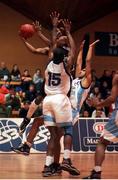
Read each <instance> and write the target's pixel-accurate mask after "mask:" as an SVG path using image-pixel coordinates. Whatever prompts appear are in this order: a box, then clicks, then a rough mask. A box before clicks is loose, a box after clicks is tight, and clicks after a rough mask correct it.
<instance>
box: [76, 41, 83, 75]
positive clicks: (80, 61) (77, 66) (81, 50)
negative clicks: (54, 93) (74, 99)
mask: <svg viewBox="0 0 118 180" xmlns="http://www.w3.org/2000/svg"><path fill="white" fill-rule="evenodd" d="M83 46H84V41H82V43H81V45H80V48H79V53H78V56H77V62H76V70H75V77H78V74H79V73H80V71H81V70H82V53H83Z"/></svg>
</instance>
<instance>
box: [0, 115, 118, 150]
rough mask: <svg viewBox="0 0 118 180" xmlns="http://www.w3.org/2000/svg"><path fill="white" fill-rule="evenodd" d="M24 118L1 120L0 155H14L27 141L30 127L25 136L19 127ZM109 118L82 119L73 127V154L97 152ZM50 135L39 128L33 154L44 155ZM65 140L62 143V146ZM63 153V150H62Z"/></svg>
mask: <svg viewBox="0 0 118 180" xmlns="http://www.w3.org/2000/svg"><path fill="white" fill-rule="evenodd" d="M22 120H23V119H22V118H0V153H14V152H13V151H12V147H13V146H14V147H17V146H18V145H19V144H20V143H21V142H25V141H26V136H27V134H28V132H29V129H30V128H31V124H32V122H33V119H32V120H31V123H30V124H29V125H28V127H27V129H26V132H25V133H24V134H23V136H21V137H20V136H19V134H18V127H19V125H20V123H21V121H22ZM107 121H108V119H107V118H105V119H103V118H102V119H101V118H96V119H94V118H80V119H79V121H78V122H76V124H75V125H74V127H73V150H72V151H73V152H77V153H91V152H94V151H95V147H96V144H97V142H98V139H99V137H100V134H101V132H102V131H103V129H104V125H105V124H106V122H107ZM49 138H50V133H49V131H48V130H47V128H45V126H41V127H39V131H38V133H37V136H36V137H35V139H34V143H33V146H32V149H31V153H44V152H45V151H46V149H47V143H48V140H49ZM62 143H63V140H62V141H61V144H62ZM62 151H63V148H62ZM107 152H112V153H113V152H114V153H115V152H118V144H111V145H109V146H108V148H107Z"/></svg>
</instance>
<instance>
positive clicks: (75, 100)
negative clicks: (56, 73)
mask: <svg viewBox="0 0 118 180" xmlns="http://www.w3.org/2000/svg"><path fill="white" fill-rule="evenodd" d="M81 80H82V79H79V78H76V79H74V80H73V81H72V87H71V93H70V102H71V105H72V112H73V118H75V116H76V115H77V114H79V112H80V110H81V107H82V105H83V102H84V101H85V100H86V98H87V96H88V93H89V91H90V86H89V87H88V88H83V87H82V85H81Z"/></svg>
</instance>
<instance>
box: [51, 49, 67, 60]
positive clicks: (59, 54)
mask: <svg viewBox="0 0 118 180" xmlns="http://www.w3.org/2000/svg"><path fill="white" fill-rule="evenodd" d="M64 57H65V54H64V51H63V49H62V48H59V47H57V48H55V49H54V50H53V61H55V62H56V63H60V62H62V61H63V60H64Z"/></svg>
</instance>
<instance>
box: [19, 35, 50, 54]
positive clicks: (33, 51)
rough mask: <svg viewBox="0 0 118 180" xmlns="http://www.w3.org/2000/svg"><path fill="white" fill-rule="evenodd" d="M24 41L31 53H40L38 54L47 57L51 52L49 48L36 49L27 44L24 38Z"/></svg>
mask: <svg viewBox="0 0 118 180" xmlns="http://www.w3.org/2000/svg"><path fill="white" fill-rule="evenodd" d="M21 39H22V41H23V42H24V44H25V46H26V47H27V49H28V50H29V51H31V52H32V53H38V54H44V55H47V54H48V52H49V47H44V48H35V47H34V46H32V45H31V44H30V43H29V42H27V40H26V39H24V38H22V37H21Z"/></svg>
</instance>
